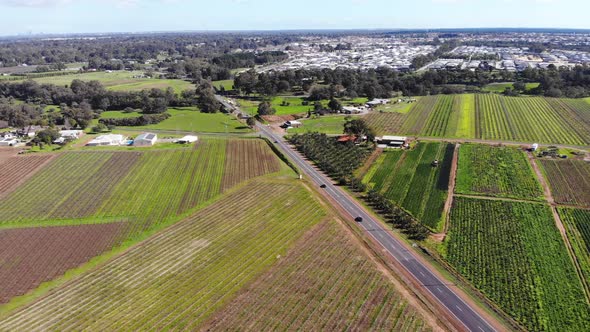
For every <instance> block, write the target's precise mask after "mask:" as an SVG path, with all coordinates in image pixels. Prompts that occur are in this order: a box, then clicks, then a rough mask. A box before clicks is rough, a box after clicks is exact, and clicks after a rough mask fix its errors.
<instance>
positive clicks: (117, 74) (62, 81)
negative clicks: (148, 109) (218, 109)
mask: <svg viewBox="0 0 590 332" xmlns="http://www.w3.org/2000/svg"><path fill="white" fill-rule="evenodd" d="M139 75H143V72H142V71H123V70H121V71H113V72H110V73H107V72H91V73H80V74H70V75H60V76H49V77H40V78H33V80H34V81H36V82H38V83H45V84H55V85H61V86H65V85H70V84H71V83H72V81H73V80H75V79H78V80H82V81H99V82H101V83H102V84H103V85H104V86H105V87H106V88H107V89H109V90H112V91H140V90H146V89H154V88H155V89H167V88H169V87H170V88H172V89H174V92H176V93H180V92H181V91H183V90H191V89H194V88H195V86H194V85H193V84H191V83H189V82H186V81H183V80H173V79H156V78H134V76H139Z"/></svg>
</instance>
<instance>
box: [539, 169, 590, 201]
mask: <svg viewBox="0 0 590 332" xmlns="http://www.w3.org/2000/svg"><path fill="white" fill-rule="evenodd" d="M539 162H540V163H541V165H542V166H543V168H544V169H545V174H546V175H547V179H548V180H549V186H550V187H551V192H552V193H553V198H554V199H555V202H557V203H561V204H567V205H579V206H590V165H589V164H588V163H587V162H585V161H580V160H549V159H540V160H539Z"/></svg>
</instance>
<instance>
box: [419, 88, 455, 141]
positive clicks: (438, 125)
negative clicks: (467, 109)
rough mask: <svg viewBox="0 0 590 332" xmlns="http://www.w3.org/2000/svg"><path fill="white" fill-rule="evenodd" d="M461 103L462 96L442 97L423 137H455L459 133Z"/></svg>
mask: <svg viewBox="0 0 590 332" xmlns="http://www.w3.org/2000/svg"><path fill="white" fill-rule="evenodd" d="M460 102H461V97H460V96H446V95H445V96H440V97H439V98H438V102H437V103H436V105H435V107H434V110H433V112H432V113H431V114H430V118H429V119H428V121H427V122H426V126H425V127H424V129H423V130H422V132H421V135H424V136H436V137H445V136H454V135H455V132H456V131H457V118H458V114H459V112H460V110H459V107H460V106H461V105H460Z"/></svg>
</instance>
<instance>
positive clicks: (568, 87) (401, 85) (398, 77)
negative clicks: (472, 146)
mask: <svg viewBox="0 0 590 332" xmlns="http://www.w3.org/2000/svg"><path fill="white" fill-rule="evenodd" d="M493 82H517V83H518V84H517V85H516V88H517V89H515V92H516V93H517V94H520V93H526V94H534V95H545V96H549V97H561V96H566V97H572V98H578V97H587V96H590V67H588V66H585V65H584V66H576V67H574V68H567V67H560V68H556V67H555V66H549V68H547V69H532V68H527V69H525V70H524V71H522V72H509V71H505V70H504V71H490V70H482V69H477V70H474V71H471V70H454V71H451V70H441V71H435V70H429V71H425V72H420V73H416V72H413V73H403V72H398V71H395V70H393V69H390V68H385V67H381V68H376V69H369V70H356V69H298V70H285V71H273V72H265V73H256V72H255V71H254V70H250V71H247V72H244V73H241V74H240V75H238V76H237V77H236V78H235V80H234V88H235V89H236V90H237V92H238V93H241V94H246V95H249V94H252V93H258V94H261V95H263V96H273V95H276V94H280V93H292V94H295V95H298V94H299V95H305V94H308V96H309V97H308V99H309V100H311V101H314V100H322V99H330V98H332V97H336V98H340V97H350V98H356V97H367V98H369V99H373V98H390V97H392V96H394V95H398V94H403V95H406V96H420V95H429V94H430V95H434V94H441V93H445V94H452V93H465V92H482V90H481V88H482V87H483V86H485V85H487V84H489V83H493ZM529 82H538V83H540V84H539V86H538V87H537V88H534V89H528V90H527V89H523V88H522V87H523V86H525V83H529ZM518 89H519V90H518Z"/></svg>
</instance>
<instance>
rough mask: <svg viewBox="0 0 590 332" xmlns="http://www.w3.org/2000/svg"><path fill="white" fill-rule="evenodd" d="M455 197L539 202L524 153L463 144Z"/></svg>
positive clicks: (539, 193) (537, 187)
mask: <svg viewBox="0 0 590 332" xmlns="http://www.w3.org/2000/svg"><path fill="white" fill-rule="evenodd" d="M455 192H456V193H458V194H469V195H483V196H496V197H510V198H517V199H528V200H543V199H544V198H543V191H542V190H541V185H540V184H539V182H538V181H537V179H536V178H535V175H534V174H533V170H532V167H531V165H530V164H529V162H528V160H527V158H526V156H525V154H524V152H522V151H520V150H519V149H517V148H511V147H494V146H489V145H483V144H463V145H461V148H460V149H459V165H458V168H457V184H456V187H455Z"/></svg>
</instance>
